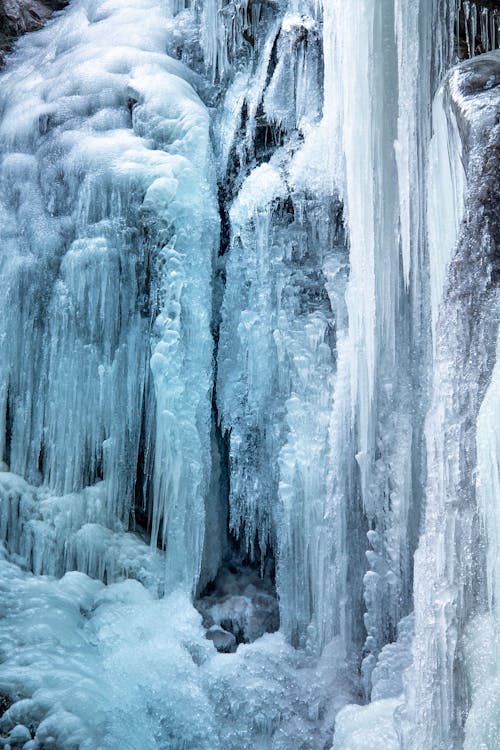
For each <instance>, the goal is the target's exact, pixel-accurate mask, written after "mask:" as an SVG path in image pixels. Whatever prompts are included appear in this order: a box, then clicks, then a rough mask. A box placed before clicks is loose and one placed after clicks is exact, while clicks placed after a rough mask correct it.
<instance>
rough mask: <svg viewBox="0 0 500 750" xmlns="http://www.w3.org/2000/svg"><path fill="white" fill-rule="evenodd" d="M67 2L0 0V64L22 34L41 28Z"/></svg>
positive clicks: (55, 0) (58, 0)
mask: <svg viewBox="0 0 500 750" xmlns="http://www.w3.org/2000/svg"><path fill="white" fill-rule="evenodd" d="M67 4H68V0H0V65H1V64H2V62H3V59H4V56H5V54H6V53H7V52H8V51H9V49H10V47H11V45H12V43H13V42H14V41H15V40H16V39H17V38H18V37H19V36H21V34H24V33H25V32H26V31H34V30H35V29H39V28H40V27H41V26H43V24H44V23H45V22H46V21H47V19H48V18H50V16H51V15H52V13H53V12H54V11H55V10H60V9H61V8H64V6H65V5H67Z"/></svg>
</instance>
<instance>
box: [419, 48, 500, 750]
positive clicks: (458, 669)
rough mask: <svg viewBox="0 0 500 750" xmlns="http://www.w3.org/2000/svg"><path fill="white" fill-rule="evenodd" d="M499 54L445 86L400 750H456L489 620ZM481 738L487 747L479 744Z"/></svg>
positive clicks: (490, 708) (487, 725) (488, 713)
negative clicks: (442, 210) (452, 240)
mask: <svg viewBox="0 0 500 750" xmlns="http://www.w3.org/2000/svg"><path fill="white" fill-rule="evenodd" d="M499 59H500V58H499V54H498V53H490V54H488V55H484V56H482V58H479V59H478V60H477V62H474V61H470V62H467V63H463V64H462V65H461V66H459V67H457V68H456V69H455V70H454V71H453V73H452V74H451V76H450V79H449V81H448V84H447V85H448V90H449V92H450V95H451V99H452V107H453V109H454V111H455V115H456V117H457V120H458V123H459V128H460V132H461V134H462V141H463V146H464V151H465V167H466V173H467V199H466V207H465V214H464V222H463V225H462V227H461V230H460V233H459V236H458V244H457V247H456V251H455V253H454V256H453V259H452V261H451V264H450V267H449V270H448V274H447V278H446V282H445V287H444V296H443V301H442V304H441V307H440V311H439V318H438V324H437V352H436V359H435V365H434V382H433V400H432V405H431V408H430V411H429V414H428V416H427V423H426V441H427V451H428V475H427V502H426V513H425V529H424V533H423V536H422V538H421V540H420V543H419V548H418V551H417V554H416V558H415V590H414V599H415V639H414V642H413V647H412V650H413V667H412V668H411V670H410V672H409V674H408V678H407V692H408V702H409V707H408V711H409V726H408V727H407V734H406V739H405V742H406V745H405V746H407V747H411V748H415V750H416V748H420V747H422V746H424V745H425V746H426V747H430V748H436V750H437V748H449V749H450V750H451V748H455V747H461V746H462V744H463V742H464V734H463V733H464V718H465V717H466V716H467V714H468V712H469V709H470V705H471V700H472V701H474V700H475V691H476V690H477V688H476V687H475V685H477V682H476V680H477V674H478V672H477V670H480V666H479V664H480V662H481V659H482V658H484V655H483V656H481V651H480V648H481V647H480V646H479V645H478V644H480V643H481V640H482V639H484V633H485V632H486V631H485V630H484V628H487V625H484V622H485V621H486V622H488V618H491V617H494V614H493V613H492V610H491V606H492V602H491V596H490V597H488V594H487V586H488V584H487V580H488V579H489V581H490V586H491V575H492V573H491V571H492V568H491V567H490V566H491V561H492V555H493V556H495V554H496V553H495V531H494V525H493V526H488V525H487V522H486V520H485V518H484V506H483V504H482V503H483V502H484V500H482V498H484V495H481V493H482V492H484V490H483V489H481V487H482V485H480V487H479V494H478V488H477V486H476V480H475V474H476V471H477V466H478V460H479V465H480V466H481V465H484V464H482V461H483V460H487V461H488V462H489V461H496V459H495V457H494V456H495V454H494V453H493V455H491V452H489V458H487V459H486V458H485V455H484V454H481V456H479V455H478V453H477V447H478V441H481V440H482V439H484V438H483V437H482V436H483V435H485V432H484V431H485V430H486V431H487V429H488V428H487V427H486V425H485V420H487V417H486V416H485V414H488V403H489V399H494V392H495V380H494V379H493V382H492V384H491V385H489V384H490V381H491V378H492V371H493V365H494V361H495V353H496V340H497V331H498V286H497V282H498V239H499V235H498V216H497V213H496V208H495V206H497V205H498V179H497V177H496V175H497V170H498V156H497V153H498V134H499V131H498V124H497V122H496V117H497V113H498V105H499V99H498V84H497V81H498V71H499V67H498V64H499ZM495 84H496V85H495ZM451 133H453V131H451ZM430 198H431V200H432V198H433V196H432V194H431V196H430ZM448 198H449V199H450V198H451V199H453V196H450V195H449V194H448ZM488 386H489V388H488ZM487 388H488V390H487ZM486 393H488V398H487V399H486V400H485V401H484V399H485V394H486ZM482 403H483V404H484V407H482V406H481V404H482ZM479 414H481V417H479ZM478 420H479V421H478ZM486 424H487V422H486ZM478 430H479V433H478ZM479 444H480V442H479ZM490 450H491V449H490ZM483 472H484V469H483ZM483 476H484V473H483ZM490 481H491V480H490ZM486 486H488V485H486ZM490 524H491V521H490ZM490 529H491V531H490ZM490 545H491V547H490ZM495 565H496V563H495V564H494V567H495ZM488 571H489V572H488ZM490 591H491V589H490ZM482 623H483V624H482ZM478 631H480V632H481V634H479V633H478ZM483 642H484V641H483ZM492 645H493V644H492ZM472 654H474V655H472ZM493 669H494V671H495V668H493ZM471 690H472V694H471V692H470V691H471ZM478 710H481V709H478V706H477V704H476V707H475V711H476V712H477V711H478ZM482 711H483V713H482V720H481V723H483V727H482V729H481V728H480V727H479V726H478V724H476V728H475V730H469V738H468V743H470V742H471V741H472V740H471V735H472V736H475V741H476V746H477V744H478V743H479V742H480V741H483V742H486V745H485V746H487V747H489V746H491V747H496V746H497V739H496V738H497V737H498V734H496V735H495V739H493V734H494V730H493V729H492V726H494V723H495V719H494V718H493V717H494V715H495V711H496V708H495V706H494V704H492V703H491V700H489V701H488V700H487V701H485V704H484V705H483V706H482ZM496 716H497V718H498V714H496ZM476 721H477V719H476ZM471 723H472V722H471ZM483 730H484V734H482V732H483ZM474 731H475V732H477V734H475V735H473V732H474ZM488 734H490V737H491V742H492V743H493V744H491V742H490V740H487V741H486V740H483V739H481V738H484V737H487V736H488Z"/></svg>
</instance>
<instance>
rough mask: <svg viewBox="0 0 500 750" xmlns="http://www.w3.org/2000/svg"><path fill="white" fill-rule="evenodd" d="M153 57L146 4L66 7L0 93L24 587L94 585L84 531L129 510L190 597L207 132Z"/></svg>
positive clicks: (199, 431)
mask: <svg viewBox="0 0 500 750" xmlns="http://www.w3.org/2000/svg"><path fill="white" fill-rule="evenodd" d="M167 40H168V25H167V22H166V20H165V18H164V16H163V15H162V13H161V11H160V9H159V6H158V5H157V4H155V3H140V2H136V3H134V2H129V3H126V4H125V5H124V4H123V3H121V4H116V3H115V4H114V3H112V2H111V3H98V4H96V3H92V2H75V3H73V4H72V5H71V8H70V9H68V11H67V12H66V13H65V14H64V16H61V17H60V18H59V19H57V21H54V22H53V23H50V24H49V25H48V26H47V27H46V29H44V30H43V31H41V32H40V33H38V34H36V35H34V36H31V37H26V38H25V39H23V40H22V42H21V43H20V44H19V46H18V48H17V49H16V52H15V53H14V55H13V56H12V58H11V60H10V63H9V68H8V71H7V72H6V73H5V74H4V75H3V78H2V94H1V96H2V104H1V107H2V122H1V126H0V130H1V137H2V157H1V177H0V180H1V184H2V197H1V208H0V210H1V214H2V230H1V231H2V235H3V237H2V274H1V284H2V294H1V304H2V314H1V320H2V323H1V326H2V334H1V337H2V342H3V356H2V364H1V368H2V374H1V394H0V401H1V406H0V413H1V414H2V417H1V420H2V425H1V429H0V433H1V434H0V442H1V450H2V454H3V459H4V461H5V464H6V465H7V467H8V469H9V470H10V472H12V474H15V475H19V476H20V477H23V478H24V480H26V482H28V484H29V485H30V488H29V490H26V491H24V490H23V492H21V493H20V492H19V487H20V483H19V482H18V481H17V480H13V484H12V485H10V489H9V480H8V476H7V475H4V480H3V483H2V484H3V486H4V487H6V488H7V489H6V497H5V500H4V502H3V504H2V512H3V513H4V514H7V516H8V517H7V520H6V521H5V523H4V524H3V528H4V538H5V539H6V540H7V542H8V543H9V545H10V546H11V548H12V550H13V551H14V552H18V551H20V550H19V546H18V545H19V542H18V537H22V539H23V542H22V545H23V552H24V553H25V554H26V555H27V559H28V561H31V559H32V558H35V557H36V559H37V562H36V565H35V567H36V569H37V571H38V572H51V573H54V572H61V571H64V569H65V568H66V567H73V566H74V565H77V566H78V567H80V568H81V569H83V570H84V571H85V572H91V573H95V572H96V570H99V571H101V573H102V572H103V562H102V558H101V560H99V561H98V560H95V559H94V560H93V562H91V561H90V558H92V557H94V558H95V557H96V555H97V556H99V552H98V551H95V552H92V549H91V548H92V546H93V545H95V544H96V543H97V541H96V538H97V537H98V536H99V535H102V534H104V530H103V529H102V528H100V527H104V529H108V530H110V531H112V532H121V531H126V530H127V529H128V527H129V516H130V513H131V511H133V505H134V496H135V494H137V495H138V496H141V494H142V493H143V503H144V506H145V512H146V513H148V512H149V513H150V515H151V516H152V520H151V523H152V537H153V544H154V545H155V544H156V540H157V539H159V540H160V542H161V544H162V546H166V547H167V551H166V558H167V570H168V571H169V572H168V574H167V577H168V576H171V580H172V581H173V582H175V583H176V584H178V583H179V582H181V581H182V582H184V583H185V584H186V585H187V587H188V588H191V587H193V586H194V585H195V584H196V580H197V577H198V575H199V572H200V565H201V554H202V549H203V535H204V514H205V508H204V503H205V499H206V495H207V487H208V482H209V477H210V441H209V431H210V400H211V396H210V394H211V387H212V381H211V369H212V340H211V335H210V305H211V275H212V272H211V268H212V258H213V253H214V249H215V247H216V246H217V243H218V218H217V214H216V209H215V201H214V184H213V171H214V167H213V163H212V157H211V147H210V142H209V134H208V125H209V121H208V114H207V111H206V109H205V107H204V106H203V104H202V103H201V101H200V99H199V98H198V96H197V94H196V92H195V90H194V89H193V87H192V85H191V84H192V83H193V82H194V81H195V78H194V76H193V74H191V73H190V72H189V71H188V70H187V69H186V68H185V67H183V65H182V64H181V63H179V62H177V61H176V60H173V59H171V58H169V57H167V56H166V55H165V54H164V53H163V49H164V47H165V46H166V43H167ZM69 69H71V75H70V74H69V73H67V71H68V70H69ZM150 358H151V369H150ZM139 464H140V465H141V471H140V472H139V473H141V474H142V478H143V479H144V482H145V485H146V486H145V487H144V488H142V487H140V486H138V485H139V484H140V481H141V477H139V478H138V465H139ZM148 483H149V486H148ZM82 491H83V492H82ZM75 493H80V494H79V497H78V499H75ZM19 494H21V495H22V496H23V498H26V496H27V495H30V496H31V497H32V498H37V500H34V502H35V507H37V508H38V513H37V515H38V516H39V521H38V523H36V522H35V520H34V518H33V517H32V514H31V512H27V513H24V512H23V508H26V507H30V508H31V504H30V502H28V500H26V499H24V500H21V502H20V503H19V500H16V497H18V496H19ZM56 505H58V506H59V516H58V517H57V518H56V516H57V514H56V513H54V512H53V509H54V507H55V506H56ZM61 515H62V516H63V517H64V519H65V521H62V520H61V517H60V516H61ZM89 524H91V525H94V526H92V527H89V526H88V525H89ZM95 525H97V527H96V526H95ZM86 527H87V530H86ZM91 528H93V531H94V532H95V533H91ZM87 532H88V533H87ZM96 535H97V537H96ZM80 541H81V543H82V545H83V546H84V547H85V545H87V547H89V549H88V550H87V552H85V553H84V552H83V551H82V549H81V548H80V543H79V542H80ZM89 545H90V546H89ZM44 547H47V549H44ZM85 556H87V558H88V562H87V563H86V564H83V565H82V561H83V559H84V558H85ZM40 561H42V562H40ZM105 567H106V566H104V568H105ZM107 573H108V574H109V573H110V569H108V570H107Z"/></svg>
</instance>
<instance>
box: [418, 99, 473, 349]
mask: <svg viewBox="0 0 500 750" xmlns="http://www.w3.org/2000/svg"><path fill="white" fill-rule="evenodd" d="M444 96H445V94H444V90H443V88H440V90H439V91H438V93H437V94H436V97H435V99H434V103H433V107H432V119H433V130H434V134H433V137H432V140H431V142H430V145H429V165H428V170H429V177H428V184H429V187H428V190H429V193H428V198H427V211H428V217H427V226H428V232H429V266H430V267H429V272H430V282H431V308H432V333H433V345H434V351H435V349H436V345H437V341H436V339H437V319H438V314H439V306H440V303H441V300H442V298H443V293H444V282H445V278H446V271H447V266H448V263H449V261H450V259H451V257H452V254H453V251H454V250H455V246H456V243H457V238H458V231H459V227H460V223H461V221H462V216H463V210H464V205H463V204H464V192H465V174H464V168H463V164H462V158H463V157H462V153H461V152H462V146H461V141H460V136H459V134H458V129H457V123H456V119H455V115H454V113H453V110H452V108H451V107H450V106H449V104H448V105H446V106H445V103H444Z"/></svg>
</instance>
